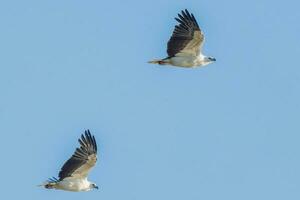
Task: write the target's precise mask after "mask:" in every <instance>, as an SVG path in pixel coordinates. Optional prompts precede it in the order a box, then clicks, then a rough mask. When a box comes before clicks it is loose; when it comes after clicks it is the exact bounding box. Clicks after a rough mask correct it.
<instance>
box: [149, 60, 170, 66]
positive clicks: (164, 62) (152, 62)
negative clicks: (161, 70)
mask: <svg viewBox="0 0 300 200" xmlns="http://www.w3.org/2000/svg"><path fill="white" fill-rule="evenodd" d="M148 63H151V64H159V65H166V64H168V62H167V60H165V59H156V60H150V61H148Z"/></svg>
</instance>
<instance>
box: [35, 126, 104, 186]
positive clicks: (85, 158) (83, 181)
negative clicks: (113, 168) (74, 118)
mask: <svg viewBox="0 0 300 200" xmlns="http://www.w3.org/2000/svg"><path fill="white" fill-rule="evenodd" d="M78 142H79V143H80V147H79V148H76V150H75V153H74V154H73V155H72V157H71V158H70V159H69V160H67V162H65V164H64V165H63V167H62V168H61V170H60V172H59V174H58V177H59V179H57V178H55V177H52V178H50V179H48V181H46V182H45V183H44V184H42V185H40V186H44V187H45V188H47V189H58V190H67V191H73V192H80V191H89V190H91V189H93V188H96V189H98V187H97V186H96V184H95V183H92V182H90V181H88V180H87V176H88V173H89V171H90V170H91V169H92V168H93V167H94V165H95V164H96V162H97V143H96V140H95V137H94V136H93V135H91V133H90V131H89V130H86V131H85V133H84V135H83V134H82V135H81V138H80V139H78Z"/></svg>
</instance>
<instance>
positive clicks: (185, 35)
mask: <svg viewBox="0 0 300 200" xmlns="http://www.w3.org/2000/svg"><path fill="white" fill-rule="evenodd" d="M178 17H179V18H175V20H176V21H177V22H179V24H178V25H176V26H175V29H174V31H173V34H172V36H171V38H170V40H169V42H168V48H167V53H168V57H166V58H164V59H158V60H152V61H149V63H152V64H159V65H173V66H178V67H188V68H191V67H196V66H204V65H207V64H210V63H212V62H214V61H216V59H215V58H213V57H209V56H205V55H203V54H202V53H201V49H202V46H203V42H204V34H203V32H202V31H201V30H200V28H199V25H198V23H197V21H196V19H195V17H194V15H193V14H190V13H189V11H188V10H187V9H185V10H182V11H181V14H178Z"/></svg>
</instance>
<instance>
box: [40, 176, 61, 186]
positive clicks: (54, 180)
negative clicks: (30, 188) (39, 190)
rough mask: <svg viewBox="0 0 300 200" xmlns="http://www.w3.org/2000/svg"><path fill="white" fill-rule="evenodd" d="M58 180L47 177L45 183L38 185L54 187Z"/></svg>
mask: <svg viewBox="0 0 300 200" xmlns="http://www.w3.org/2000/svg"><path fill="white" fill-rule="evenodd" d="M58 182H59V180H58V179H57V178H55V177H52V178H49V179H48V180H47V181H46V182H45V183H43V184H40V185H38V186H39V187H44V188H47V189H53V188H55V186H56V184H57V183H58Z"/></svg>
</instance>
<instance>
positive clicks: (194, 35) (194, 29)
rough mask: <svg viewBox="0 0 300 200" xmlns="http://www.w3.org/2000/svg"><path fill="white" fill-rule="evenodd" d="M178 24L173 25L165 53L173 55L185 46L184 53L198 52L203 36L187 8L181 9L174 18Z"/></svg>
mask: <svg viewBox="0 0 300 200" xmlns="http://www.w3.org/2000/svg"><path fill="white" fill-rule="evenodd" d="M175 20H176V21H177V22H179V24H178V25H176V26H175V29H174V31H173V34H172V36H171V38H170V40H169V41H168V48H167V53H168V55H169V57H173V56H175V55H176V54H177V53H180V52H181V51H182V50H184V49H185V48H186V50H187V51H186V52H185V53H192V54H194V53H195V54H198V51H200V45H201V44H202V42H203V39H204V36H203V34H202V32H201V30H200V28H199V25H198V23H197V21H196V19H195V17H194V15H193V14H190V13H189V11H188V10H186V9H185V10H184V11H183V10H182V11H181V14H178V18H175Z"/></svg>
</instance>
